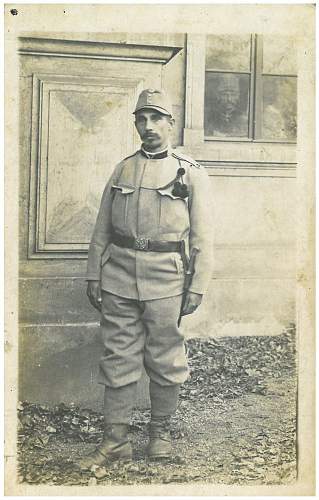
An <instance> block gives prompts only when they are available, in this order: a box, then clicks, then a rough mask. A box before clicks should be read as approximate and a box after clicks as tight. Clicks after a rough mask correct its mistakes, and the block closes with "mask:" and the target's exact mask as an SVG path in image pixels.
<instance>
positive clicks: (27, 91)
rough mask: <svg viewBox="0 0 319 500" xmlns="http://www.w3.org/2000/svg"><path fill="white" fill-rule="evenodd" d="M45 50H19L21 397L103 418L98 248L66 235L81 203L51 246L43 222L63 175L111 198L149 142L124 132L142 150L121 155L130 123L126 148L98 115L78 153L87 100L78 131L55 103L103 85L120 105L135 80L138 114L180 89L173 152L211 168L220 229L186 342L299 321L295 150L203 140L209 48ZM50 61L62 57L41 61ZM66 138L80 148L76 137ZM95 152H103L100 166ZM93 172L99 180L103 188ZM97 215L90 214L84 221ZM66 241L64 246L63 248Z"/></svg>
mask: <svg viewBox="0 0 319 500" xmlns="http://www.w3.org/2000/svg"><path fill="white" fill-rule="evenodd" d="M37 36H38V37H39V34H37ZM45 38H46V40H39V39H36V40H34V38H32V37H26V38H25V39H24V40H22V41H21V49H20V50H21V72H20V83H21V87H20V88H21V91H20V92H21V93H20V125H21V127H20V129H21V132H20V160H21V161H20V167H21V169H20V193H21V195H20V324H21V328H20V343H19V346H20V347H19V353H20V398H21V399H28V400H30V401H47V402H51V403H52V402H58V401H66V402H71V401H73V402H76V403H78V404H81V405H85V406H92V407H96V406H98V405H99V404H100V402H101V391H102V388H101V387H97V386H96V381H95V378H96V373H97V363H98V358H99V356H100V344H99V340H98V330H99V328H98V321H99V318H98V314H97V313H96V311H95V310H94V309H93V308H92V307H91V306H90V304H89V302H88V300H87V297H86V293H85V291H86V283H85V279H84V276H85V267H86V250H85V248H86V244H85V242H84V243H83V242H82V240H81V238H80V237H79V238H78V240H77V241H76V242H75V244H74V243H72V241H71V242H70V241H69V240H68V239H67V237H66V236H65V235H66V233H67V232H66V231H65V230H64V225H63V224H64V222H65V221H66V220H67V217H66V216H65V214H66V215H68V210H69V209H70V206H71V203H70V206H66V207H62V211H60V212H58V218H59V222H61V224H57V223H56V222H55V224H56V225H55V226H54V227H55V230H53V231H51V232H47V233H46V231H47V227H46V223H47V222H48V223H49V222H50V219H48V220H47V219H45V215H43V212H45V210H44V207H48V206H49V203H50V196H53V195H52V193H55V189H56V185H57V184H58V182H61V181H59V179H60V177H59V175H62V179H63V175H65V176H66V177H65V178H66V179H67V174H68V172H69V170H68V169H75V170H74V171H75V175H74V191H76V192H77V193H78V192H79V190H81V189H82V190H83V193H86V192H87V191H85V190H86V188H87V186H85V185H84V186H83V185H82V186H81V183H82V184H85V183H86V182H87V183H91V184H90V189H91V191H92V194H93V195H94V196H95V197H99V196H100V192H101V190H102V189H103V183H104V182H103V176H104V177H105V180H106V178H107V177H108V175H110V172H111V169H112V166H113V164H114V163H115V162H116V161H118V160H120V158H121V157H122V156H123V152H126V153H127V154H130V153H131V152H132V151H134V148H136V147H137V145H138V138H137V136H136V134H135V133H134V132H133V130H131V129H130V128H129V129H125V130H128V132H127V131H126V132H124V133H123V130H121V133H122V135H123V136H126V135H129V136H130V138H129V141H128V142H126V143H124V142H123V141H124V139H123V141H122V142H120V143H118V144H117V143H116V140H117V127H120V126H121V123H122V122H121V121H119V122H116V123H115V124H114V127H113V128H114V130H113V131H112V134H113V135H111V136H110V135H109V133H108V132H106V133H105V135H104V136H103V135H102V136H101V137H102V138H103V140H102V141H101V139H99V137H100V136H99V134H103V133H104V132H103V130H106V131H109V130H110V129H109V128H107V127H109V124H108V123H107V118H106V119H105V120H106V122H103V120H104V117H103V116H102V122H101V121H98V118H99V116H97V115H96V114H95V115H94V117H93V118H94V120H95V121H94V120H93V122H92V127H91V128H90V126H89V128H88V129H86V132H87V135H86V136H85V135H84V136H83V140H81V141H79V142H78V143H77V144H73V143H72V141H71V140H70V137H79V136H78V135H74V134H78V133H79V131H78V129H79V126H78V123H79V122H81V119H82V120H84V119H85V120H86V126H87V123H89V125H90V121H89V122H88V120H91V119H93V118H92V117H91V118H90V116H89V115H88V111H87V110H86V108H85V106H84V107H83V101H81V100H80V101H79V107H78V108H77V107H76V106H75V109H73V108H74V102H75V104H76V102H77V101H74V100H73V101H72V99H71V101H72V103H71V104H72V105H73V108H72V112H73V113H74V114H75V115H76V116H78V117H79V118H78V120H77V119H75V120H73V121H70V117H69V115H67V113H66V112H65V114H63V113H64V112H63V113H61V111H60V112H59V113H56V117H54V112H55V111H56V109H58V110H59V109H60V108H55V106H58V105H60V104H59V103H58V102H57V101H56V102H57V104H56V105H55V104H54V103H55V101H54V99H55V98H56V96H57V93H58V92H66V93H67V92H74V91H75V90H74V89H75V87H74V85H78V87H77V88H79V89H80V90H81V92H82V93H83V95H84V96H85V95H87V93H88V92H92V85H96V87H94V89H97V91H99V92H101V94H102V95H103V93H106V95H107V93H108V88H109V86H110V81H111V82H114V80H116V82H117V85H118V87H119V88H120V89H122V88H123V85H124V86H125V85H126V83H125V84H124V83H123V82H124V80H125V79H126V80H132V78H133V79H134V82H133V83H132V82H130V86H129V87H128V90H127V94H126V97H125V99H128V101H125V102H127V103H128V104H127V106H128V108H129V106H130V105H131V102H133V100H134V97H135V95H136V93H137V92H138V90H139V89H140V88H143V87H146V86H147V87H157V86H160V85H163V87H164V88H166V89H169V90H170V93H171V97H172V101H173V110H174V114H175V118H176V127H175V132H174V136H173V145H174V146H175V147H178V148H179V149H180V150H181V151H184V152H186V153H188V154H190V155H191V156H192V157H193V158H195V159H196V160H198V161H200V162H201V163H202V164H203V165H205V166H206V168H207V169H208V172H209V175H210V180H211V183H212V196H213V206H214V221H215V222H214V227H213V228H211V229H212V230H213V231H214V237H215V245H214V256H213V259H214V271H213V277H212V281H211V286H210V289H209V292H208V293H207V295H206V297H205V299H204V303H203V305H202V307H201V310H200V311H198V312H197V313H195V314H194V315H193V316H192V317H188V318H185V319H184V320H183V328H184V331H185V335H186V336H187V337H192V336H209V335H216V336H218V335H249V334H254V335H255V334H256V335H263V334H266V335H271V334H278V333H280V332H281V331H282V330H283V328H284V327H285V326H286V325H287V324H289V323H290V322H292V321H294V314H295V313H294V280H295V261H294V253H295V250H294V245H295V234H294V227H295V221H294V217H295V211H294V209H295V164H294V162H295V146H294V145H293V144H279V143H278V144H256V143H255V144H251V143H248V144H241V143H236V142H225V143H223V142H220V141H219V142H216V143H215V142H209V143H207V142H206V143H205V141H204V140H203V130H202V128H203V125H201V128H200V127H199V125H200V124H202V121H203V120H202V114H203V109H201V110H200V109H199V107H200V105H201V106H202V104H200V103H201V100H200V99H201V98H200V96H201V90H200V89H201V88H202V85H203V83H202V81H203V78H202V77H201V75H202V71H203V58H202V57H200V52H198V47H200V44H201V43H202V37H199V38H197V39H196V38H195V39H194V37H186V36H184V35H183V36H181V35H176V36H173V35H169V36H164V35H150V36H146V35H143V36H139V35H127V34H114V35H112V37H110V36H108V37H107V38H106V36H105V35H95V36H94V39H93V38H92V36H91V35H87V36H86V37H84V36H83V35H82V36H81V42H80V41H79V40H76V39H73V40H70V37H69V36H68V35H64V36H61V35H60V34H59V35H55V34H46V36H45ZM73 38H74V37H73ZM75 38H76V37H75ZM92 42H94V43H93V44H92ZM123 47H124V48H123ZM41 50H42V51H46V52H51V55H49V56H48V55H43V54H39V52H41ZM27 51H29V53H27ZM30 51H33V52H34V53H33V54H30ZM123 51H125V52H123ZM194 51H196V57H194ZM52 53H54V54H55V55H53V54H52ZM61 54H62V55H63V56H62V55H61ZM66 54H67V55H66ZM80 56H81V57H80ZM83 56H84V57H83ZM133 59H134V60H133ZM92 78H95V79H96V81H94V82H93V81H92V80H90V79H92ZM110 79H111V80H110ZM125 88H126V87H125ZM94 89H93V90H94ZM94 92H95V90H94ZM94 92H93V93H94ZM66 95H68V94H66ZM72 95H73V94H72ZM127 96H128V97H127ZM71 97H72V96H71ZM50 99H51V101H50ZM63 102H64V103H65V104H66V105H69V107H70V106H71V105H70V102H69V101H65V100H64V101H63ZM92 102H93V103H94V99H93V101H92ZM50 106H51V107H50ZM62 109H64V108H63V107H62V108H61V110H62ZM120 109H121V110H123V107H122V108H120ZM121 112H122V111H121ZM46 113H47V114H46ZM81 113H82V115H81ZM83 113H84V115H85V116H84V115H83ZM95 113H98V109H97V111H95ZM73 116H74V115H73ZM121 116H122V115H121ZM128 116H130V115H128ZM43 117H44V118H43ZM59 117H61V120H62V121H61V123H59V122H58V121H57V120H59ZM45 120H47V122H46V121H45ZM54 120H55V121H54ZM46 123H48V124H49V126H48V127H47V128H46ZM96 124H97V125H96ZM50 127H51V129H50ZM72 127H73V128H72ZM94 127H95V128H94ZM103 127H106V128H105V129H103ZM80 129H81V127H80ZM46 130H47V133H46ZM81 130H82V129H81ZM65 131H70V134H71V132H72V134H73V135H70V136H69V139H68V137H65V138H64V137H63V136H61V134H65V133H66V132H65ZM68 133H69V132H67V134H68ZM46 134H47V135H46ZM59 134H60V135H59ZM48 135H50V140H51V142H49V140H47V136H48ZM52 138H56V139H55V141H56V142H54V140H53V139H52ZM94 140H95V142H94ZM89 141H91V143H90V142H89ZM92 141H93V142H92ZM104 141H105V142H104ZM39 144H40V146H42V147H41V148H39ZM48 144H49V146H48ZM87 144H89V145H90V144H93V146H92V147H91V149H93V150H94V154H93V152H92V153H91V149H90V148H89V147H88V146H87ZM44 146H46V148H47V149H45V148H44ZM104 146H105V147H104ZM61 148H62V153H61ZM119 150H120V151H119ZM106 153H107V154H106ZM91 154H92V162H91V156H90V155H91ZM74 158H76V159H77V160H76V161H77V163H76V165H75V164H74V161H75V160H74ZM83 158H84V160H85V161H84V160H83ZM86 161H87V162H88V161H90V163H89V164H88V163H86ZM104 162H105V166H104ZM58 167H59V168H58ZM76 167H78V170H76ZM91 168H92V171H94V172H95V173H96V179H98V181H96V180H95V181H94V179H93V180H91V177H92V178H93V177H94V176H93V174H92V175H90V172H91V170H90V169H91ZM103 169H105V171H104V170H103ZM61 171H62V173H61ZM72 171H73V170H72ZM88 172H89V173H88ZM94 182H95V183H94ZM51 186H52V190H51V191H50V189H51ZM60 189H63V183H62V184H61V186H60ZM81 192H82V191H81ZM50 193H51V194H50ZM89 201H90V200H89ZM87 206H90V205H89V203H87V205H85V203H84V204H83V206H82V207H81V210H82V209H86V208H87ZM49 208H50V206H49ZM47 210H48V209H47ZM86 217H88V219H86ZM52 220H53V221H56V218H55V219H54V217H53V218H52V219H51V223H52ZM87 220H89V221H91V220H92V214H91V213H87V211H84V212H83V210H82V211H81V217H80V218H79V222H78V224H79V225H78V226H75V224H74V225H73V229H74V227H76V231H77V232H76V236H79V235H81V231H83V233H85V231H87V232H89V231H90V230H91V229H90V226H89V224H90V222H85V221H87ZM83 221H84V222H83ZM83 223H86V226H83ZM58 230H59V231H60V233H59V235H60V236H59V238H60V240H55V238H58V236H57V234H58V232H57V231H58ZM63 231H64V232H63ZM50 238H51V239H50ZM63 238H64V239H63ZM56 241H58V244H57V243H56ZM52 242H53V243H52ZM54 242H55V243H54ZM58 245H60V246H58ZM146 389H147V383H146V379H145V378H144V379H143V381H142V383H141V384H140V391H139V399H140V402H141V403H143V402H145V401H146Z"/></svg>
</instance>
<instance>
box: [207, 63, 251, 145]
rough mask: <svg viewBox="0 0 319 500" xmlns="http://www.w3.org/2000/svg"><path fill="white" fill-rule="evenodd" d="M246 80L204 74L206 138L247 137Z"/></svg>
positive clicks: (247, 92)
mask: <svg viewBox="0 0 319 500" xmlns="http://www.w3.org/2000/svg"><path fill="white" fill-rule="evenodd" d="M249 79H250V77H249V75H238V74H230V73H211V72H207V73H206V77H205V111H204V129H205V135H206V136H215V137H248V107H249V106H248V104H249Z"/></svg>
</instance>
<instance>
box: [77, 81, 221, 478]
mask: <svg viewBox="0 0 319 500" xmlns="http://www.w3.org/2000/svg"><path fill="white" fill-rule="evenodd" d="M134 114H135V126H136V129H137V131H138V133H139V136H140V138H141V140H142V146H141V148H140V149H139V150H138V151H136V152H135V153H134V154H133V155H131V156H129V157H127V158H125V159H124V160H123V161H121V162H120V163H119V164H118V165H117V166H116V167H115V170H114V172H113V174H112V176H111V178H110V180H109V181H108V183H107V185H106V187H105V190H104V193H103V196H102V201H101V205H100V210H99V213H98V216H97V221H96V225H95V228H94V232H93V236H92V241H91V244H90V248H89V254H88V264H87V280H88V287H87V295H88V297H89V300H90V302H91V304H92V305H93V306H94V307H95V308H96V309H98V310H99V311H101V334H102V339H103V343H104V348H105V351H104V356H103V357H102V359H101V362H100V373H99V383H101V384H104V386H105V396H104V419H105V431H104V436H103V440H102V442H101V443H100V445H99V446H98V447H97V449H96V450H95V451H93V452H92V453H91V454H89V455H88V456H86V457H84V458H82V459H81V461H80V466H81V468H83V469H89V468H90V467H91V466H92V465H94V464H97V465H101V464H103V463H104V462H105V461H107V460H108V459H111V458H113V459H114V458H121V459H130V458H131V457H132V448H131V444H130V442H129V441H128V438H127V431H128V424H129V420H130V415H131V410H132V407H133V404H134V402H135V392H136V386H137V382H138V380H139V379H140V377H141V374H142V367H143V365H144V366H145V369H146V372H147V374H148V376H149V378H150V389H149V390H150V400H151V422H150V439H149V443H148V446H147V454H148V456H149V457H150V458H151V459H157V458H166V457H169V456H170V455H171V437H170V425H169V424H170V419H171V416H172V415H174V413H175V411H176V407H177V402H178V394H179V387H180V384H182V383H183V382H184V381H185V380H186V379H187V376H188V367H187V359H186V354H185V346H184V338H183V335H182V333H181V331H180V329H179V326H178V323H179V321H178V319H179V315H180V312H181V314H183V315H186V314H191V313H193V312H194V311H195V310H196V309H197V307H198V306H199V305H200V303H201V301H202V296H203V293H204V292H205V291H206V289H207V286H208V283H209V280H210V269H211V265H212V253H211V231H212V225H211V208H210V203H211V193H210V189H209V178H208V175H207V173H206V171H205V169H204V168H203V167H201V166H200V165H199V164H198V163H196V162H195V161H194V160H192V159H191V158H189V157H186V156H185V155H183V154H179V153H175V152H174V150H172V149H171V147H170V145H169V136H170V134H171V131H172V129H173V125H174V119H173V116H172V110H171V105H170V103H169V101H168V98H167V96H166V95H165V94H164V92H162V91H159V90H152V89H147V90H144V91H143V92H142V93H141V94H140V96H139V98H138V101H137V105H136V109H135V111H134ZM192 251H193V255H195V253H194V252H195V251H196V252H197V256H196V262H195V264H194V269H195V272H194V275H193V279H192V283H191V285H190V288H189V290H187V292H185V293H184V295H183V287H184V278H185V276H184V274H185V272H186V271H187V270H188V267H187V266H188V264H189V255H190V252H192ZM181 307H182V311H181Z"/></svg>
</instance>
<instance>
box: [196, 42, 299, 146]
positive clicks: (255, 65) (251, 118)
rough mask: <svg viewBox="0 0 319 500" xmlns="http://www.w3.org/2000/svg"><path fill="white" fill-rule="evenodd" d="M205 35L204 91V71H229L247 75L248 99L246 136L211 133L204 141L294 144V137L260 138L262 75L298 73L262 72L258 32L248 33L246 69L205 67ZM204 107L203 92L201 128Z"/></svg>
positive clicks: (204, 137)
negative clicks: (248, 57)
mask: <svg viewBox="0 0 319 500" xmlns="http://www.w3.org/2000/svg"><path fill="white" fill-rule="evenodd" d="M206 39H207V38H206V36H205V47H204V51H205V67H204V92H205V80H206V73H214V74H218V73H229V74H236V75H237V74H238V75H241V74H242V75H249V77H250V84H249V101H248V137H229V136H228V137H226V136H225V137H216V136H211V135H207V136H206V135H205V131H204V136H203V141H204V142H205V143H209V142H240V143H254V144H255V143H262V144H264V143H265V144H273V143H279V144H296V143H297V137H296V139H288V138H287V139H284V138H281V139H270V138H267V139H263V138H262V121H263V100H262V99H263V95H262V94H263V77H265V76H270V77H271V76H273V77H281V78H287V77H290V78H291V77H293V78H297V76H298V75H293V74H273V73H271V74H270V73H263V36H262V35H258V34H255V33H253V34H251V35H250V68H249V72H248V71H231V70H220V69H214V68H208V69H207V68H206ZM204 108H205V94H204V104H203V111H202V114H203V129H204Z"/></svg>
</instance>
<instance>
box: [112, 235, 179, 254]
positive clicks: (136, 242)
mask: <svg viewBox="0 0 319 500" xmlns="http://www.w3.org/2000/svg"><path fill="white" fill-rule="evenodd" d="M112 243H114V245H116V246H118V247H122V248H132V249H134V250H141V251H144V252H179V253H182V251H183V247H184V241H159V240H150V239H149V238H145V237H144V236H143V237H139V238H133V237H131V236H123V235H122V234H118V233H113V234H112Z"/></svg>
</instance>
